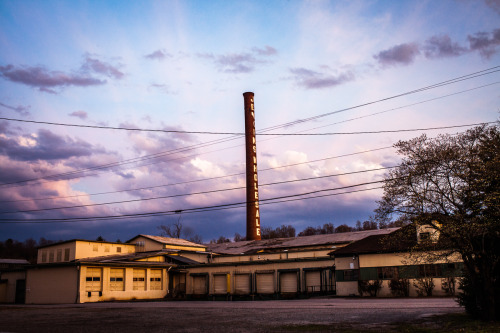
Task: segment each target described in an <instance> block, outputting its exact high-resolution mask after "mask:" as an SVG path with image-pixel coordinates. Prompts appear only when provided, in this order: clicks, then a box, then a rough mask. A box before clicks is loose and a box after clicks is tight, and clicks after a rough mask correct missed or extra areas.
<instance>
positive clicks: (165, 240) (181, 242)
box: [127, 234, 205, 248]
mask: <svg viewBox="0 0 500 333" xmlns="http://www.w3.org/2000/svg"><path fill="white" fill-rule="evenodd" d="M138 237H144V238H148V239H150V240H152V241H155V242H157V243H161V244H165V245H176V246H189V247H203V248H204V247H205V245H202V244H196V243H193V242H190V241H188V240H185V239H182V238H170V237H163V236H152V235H142V234H141V235H137V236H135V237H134V238H132V239H131V240H129V241H127V243H130V242H132V241H133V240H134V239H136V238H138Z"/></svg>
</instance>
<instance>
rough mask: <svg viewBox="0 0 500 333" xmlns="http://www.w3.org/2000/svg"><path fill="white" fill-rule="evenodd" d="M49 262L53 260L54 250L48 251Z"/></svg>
mask: <svg viewBox="0 0 500 333" xmlns="http://www.w3.org/2000/svg"><path fill="white" fill-rule="evenodd" d="M49 262H54V251H50V252H49Z"/></svg>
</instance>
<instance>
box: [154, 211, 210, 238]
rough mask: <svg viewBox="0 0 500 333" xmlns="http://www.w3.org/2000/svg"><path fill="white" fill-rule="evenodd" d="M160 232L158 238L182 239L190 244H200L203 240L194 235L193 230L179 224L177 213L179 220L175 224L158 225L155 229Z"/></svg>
mask: <svg viewBox="0 0 500 333" xmlns="http://www.w3.org/2000/svg"><path fill="white" fill-rule="evenodd" d="M157 228H158V229H159V230H160V236H164V237H170V238H184V239H187V240H188V241H190V242H193V243H197V244H202V243H203V239H202V237H201V236H200V235H198V234H195V233H194V231H193V228H191V227H189V226H187V227H185V226H184V225H183V224H182V222H181V215H180V213H179V218H178V219H177V221H176V222H175V223H171V224H169V225H164V224H162V225H160V226H158V227H157Z"/></svg>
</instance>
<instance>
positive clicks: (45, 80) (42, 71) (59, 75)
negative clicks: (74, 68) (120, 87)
mask: <svg viewBox="0 0 500 333" xmlns="http://www.w3.org/2000/svg"><path fill="white" fill-rule="evenodd" d="M0 76H2V77H3V78H5V79H7V80H9V81H12V82H16V83H22V84H25V85H27V86H31V87H35V88H38V89H39V90H40V91H45V92H54V90H52V89H51V88H57V87H68V86H77V87H88V86H96V85H102V84H104V83H106V81H104V80H99V79H97V78H94V77H91V76H88V75H86V74H79V73H75V74H68V73H64V72H61V71H50V70H47V69H46V68H44V67H41V66H36V67H29V66H22V67H15V66H14V65H7V66H0Z"/></svg>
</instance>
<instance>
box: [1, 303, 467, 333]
mask: <svg viewBox="0 0 500 333" xmlns="http://www.w3.org/2000/svg"><path fill="white" fill-rule="evenodd" d="M462 312H463V309H461V308H460V307H458V305H457V303H456V302H455V301H454V300H453V299H450V298H413V299H358V298H316V299H306V300H281V301H254V302H208V301H190V302H183V301H177V302H171V301H168V302H132V303H90V304H71V305H22V306H21V305H20V306H14V305H1V306H0V332H72V333H76V332H271V331H288V330H292V329H296V326H298V327H302V329H300V331H308V328H307V327H308V325H334V326H335V327H337V328H355V329H359V330H363V329H370V328H371V329H373V328H378V329H380V330H383V328H384V327H387V325H391V324H394V323H400V322H418V321H421V320H425V318H427V317H429V316H432V315H436V314H447V313H462Z"/></svg>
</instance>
